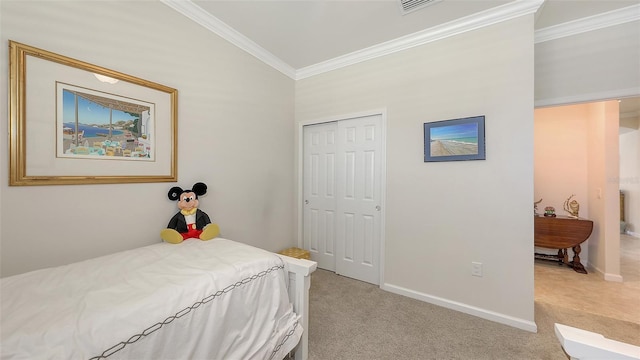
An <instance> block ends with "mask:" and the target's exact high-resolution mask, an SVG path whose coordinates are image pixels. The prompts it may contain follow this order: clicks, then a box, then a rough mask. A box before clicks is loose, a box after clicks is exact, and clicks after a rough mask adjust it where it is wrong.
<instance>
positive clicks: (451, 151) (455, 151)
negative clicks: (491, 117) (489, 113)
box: [424, 116, 485, 162]
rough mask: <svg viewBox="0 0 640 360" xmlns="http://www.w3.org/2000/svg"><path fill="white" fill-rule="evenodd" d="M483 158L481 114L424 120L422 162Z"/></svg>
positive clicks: (482, 120) (483, 144)
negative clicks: (439, 119)
mask: <svg viewBox="0 0 640 360" xmlns="http://www.w3.org/2000/svg"><path fill="white" fill-rule="evenodd" d="M460 160H485V141H484V116H474V117H468V118H460V119H451V120H443V121H435V122H429V123H424V162H434V161H460Z"/></svg>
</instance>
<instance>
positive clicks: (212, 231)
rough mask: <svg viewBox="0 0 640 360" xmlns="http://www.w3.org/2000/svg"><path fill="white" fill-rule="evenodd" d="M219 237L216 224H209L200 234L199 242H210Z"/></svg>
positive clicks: (218, 228) (218, 229)
mask: <svg viewBox="0 0 640 360" xmlns="http://www.w3.org/2000/svg"><path fill="white" fill-rule="evenodd" d="M218 235H220V227H219V226H218V224H209V225H207V226H205V227H204V229H203V230H202V233H201V234H200V240H211V239H213V238H215V237H217V236H218Z"/></svg>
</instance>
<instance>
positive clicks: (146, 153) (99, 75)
mask: <svg viewBox="0 0 640 360" xmlns="http://www.w3.org/2000/svg"><path fill="white" fill-rule="evenodd" d="M177 101H178V91H177V90H176V89H173V88H170V87H167V86H164V85H161V84H158V83H154V82H151V81H147V80H143V79H140V78H137V77H134V76H131V75H126V74H123V73H121V72H118V71H114V70H109V69H106V68H103V67H100V66H97V65H93V64H90V63H87V62H83V61H79V60H76V59H72V58H69V57H66V56H63V55H59V54H55V53H52V52H50V51H46V50H42V49H38V48H35V47H32V46H29V45H25V44H21V43H18V42H15V41H11V40H10V41H9V167H10V170H9V185H10V186H30V185H79V184H114V183H150V182H175V181H177V180H178V175H177V150H178V143H177V139H178V133H177V130H178V126H177V125H178V124H177V118H178V109H177V105H178V104H177ZM79 104H81V105H79ZM92 109H93V110H92ZM91 111H93V113H92V114H91V115H90V112H91ZM107 113H108V115H105V114H107ZM98 114H101V115H98ZM114 114H115V115H114ZM105 116H108V117H105ZM118 116H120V118H118ZM105 145H110V146H105Z"/></svg>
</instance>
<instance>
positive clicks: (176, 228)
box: [160, 182, 220, 244]
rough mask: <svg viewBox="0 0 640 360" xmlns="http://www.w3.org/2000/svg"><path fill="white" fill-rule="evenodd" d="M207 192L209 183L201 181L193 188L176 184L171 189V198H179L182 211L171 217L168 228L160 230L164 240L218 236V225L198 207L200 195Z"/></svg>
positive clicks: (176, 240)
mask: <svg viewBox="0 0 640 360" xmlns="http://www.w3.org/2000/svg"><path fill="white" fill-rule="evenodd" d="M206 193H207V185H206V184H204V183H201V182H199V183H196V184H195V185H193V187H192V189H186V190H183V189H182V188H180V187H178V186H174V187H172V188H171V190H169V194H168V196H169V200H172V201H175V200H178V208H179V209H180V211H179V212H178V213H177V214H175V215H174V216H173V217H172V218H171V220H170V221H169V225H167V228H166V229H164V230H162V231H161V232H160V238H162V240H164V241H166V242H168V243H171V244H179V243H181V242H182V241H184V240H187V239H192V238H195V239H200V240H211V239H213V238H215V237H216V236H218V234H219V233H220V228H219V227H218V225H217V224H212V223H211V219H209V216H208V215H207V213H205V212H204V211H202V210H200V209H198V205H199V204H200V201H198V195H204V194H206Z"/></svg>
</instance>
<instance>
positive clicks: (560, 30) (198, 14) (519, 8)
mask: <svg viewBox="0 0 640 360" xmlns="http://www.w3.org/2000/svg"><path fill="white" fill-rule="evenodd" d="M160 1H161V2H162V3H164V4H165V5H167V6H169V7H170V8H172V9H174V10H175V11H177V12H179V13H181V14H182V15H184V16H186V17H187V18H189V19H191V20H193V21H194V22H196V23H198V24H200V25H201V26H203V27H205V28H206V29H208V30H210V31H212V32H214V33H216V34H217V35H219V36H220V37H222V38H223V39H225V40H227V41H229V42H230V43H232V44H234V45H235V46H237V47H239V48H240V49H242V50H244V51H246V52H248V53H249V54H251V55H253V56H254V57H256V58H258V59H259V60H261V61H263V62H264V63H266V64H267V65H269V66H271V67H273V68H274V69H276V70H278V71H280V72H281V73H283V74H284V75H286V76H288V77H290V78H292V79H294V80H300V79H304V78H308V77H311V76H315V75H319V74H322V73H325V72H329V71H332V70H336V69H340V68H343V67H346V66H349V65H353V64H357V63H360V62H363V61H367V60H371V59H375V58H377V57H380V56H385V55H389V54H392V53H395V52H399V51H403V50H407V49H410V48H413V47H416V46H420V45H424V44H427V43H430V42H434V41H437V40H441V39H444V38H447V37H451V36H455V35H458V34H462V33H465V32H468V31H473V30H476V29H479V28H482V27H485V26H489V25H493V24H497V23H500V22H503V21H506V20H511V19H514V18H517V17H520V16H523V15H527V14H531V13H535V12H536V11H538V10H539V9H540V8H541V6H543V4H544V0H516V1H513V2H510V3H507V4H504V5H501V6H497V7H495V8H491V9H488V10H485V11H482V12H479V13H477V14H473V15H470V16H467V17H464V18H460V19H457V20H454V21H450V22H448V23H446V24H442V25H438V26H434V27H432V28H429V29H425V30H423V31H419V32H417V33H414V34H410V35H407V36H403V37H400V38H398V39H395V40H391V41H388V42H385V43H382V44H378V45H375V46H371V47H368V48H365V49H362V50H359V51H355V52H352V53H350V54H346V55H343V56H339V57H336V58H334V59H331V60H327V61H324V62H321V63H318V64H315V65H311V66H307V67H304V68H301V69H298V70H296V69H294V68H293V67H291V66H290V65H288V64H287V63H285V62H284V61H282V60H281V59H280V58H278V57H276V56H275V55H273V54H272V53H270V52H269V51H267V50H265V49H264V48H262V47H261V46H260V45H258V44H256V43H255V42H253V41H251V40H250V39H248V38H247V37H246V36H244V35H242V34H241V33H239V32H238V31H236V30H235V29H233V28H232V27H230V26H229V25H227V24H225V23H224V22H223V21H221V20H220V19H218V18H216V17H215V16H213V15H211V14H210V13H208V12H206V11H205V10H204V9H202V8H201V7H199V6H198V5H196V4H195V3H193V2H192V1H191V0H160ZM637 20H640V4H638V5H632V6H628V7H625V8H622V9H618V10H613V11H609V12H606V13H602V14H599V15H594V16H590V17H586V18H583V19H578V20H573V21H570V22H566V23H563V24H559V25H554V26H550V27H547V28H543V29H539V30H536V31H535V38H534V43H541V42H545V41H550V40H555V39H559V38H563V37H567V36H571V35H576V34H581V33H584V32H588V31H592V30H598V29H602V28H606V27H609V26H615V25H620V24H624V23H628V22H631V21H637Z"/></svg>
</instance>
